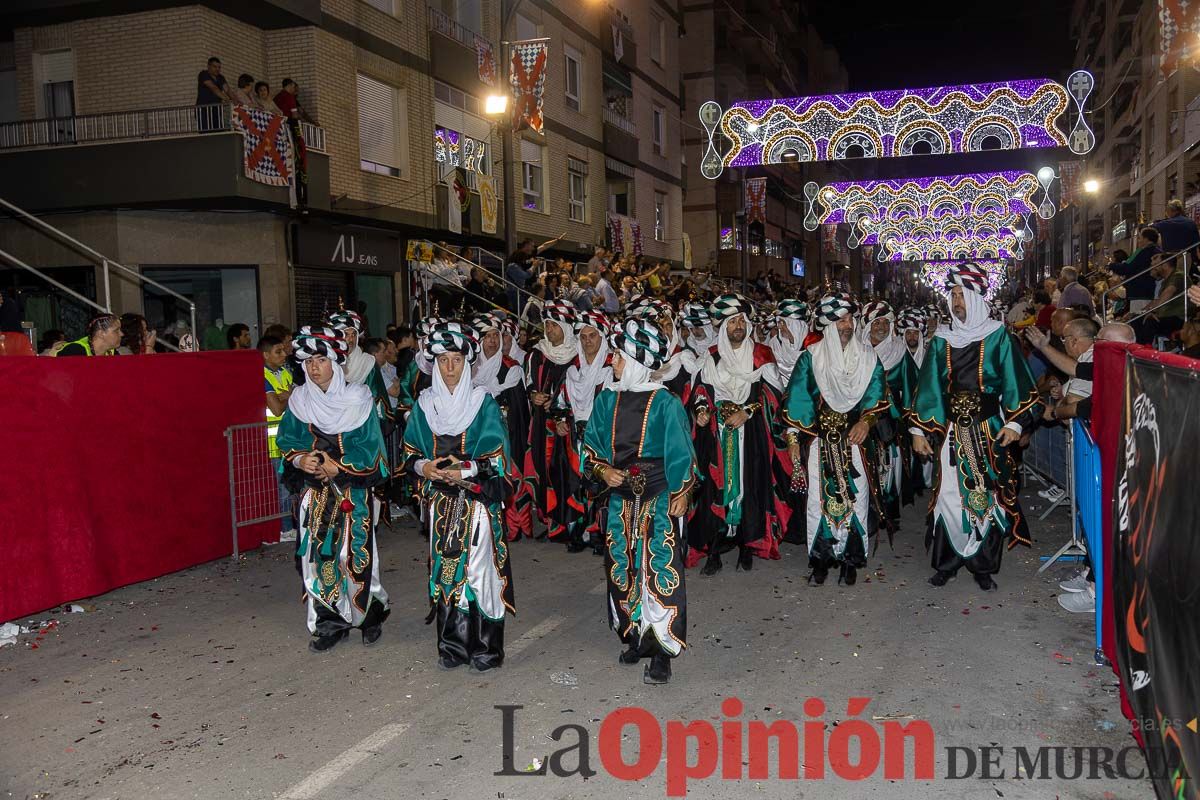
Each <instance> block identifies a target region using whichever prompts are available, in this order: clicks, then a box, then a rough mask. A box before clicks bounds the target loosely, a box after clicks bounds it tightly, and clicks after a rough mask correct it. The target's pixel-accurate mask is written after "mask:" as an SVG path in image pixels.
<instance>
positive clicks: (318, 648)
mask: <svg viewBox="0 0 1200 800" xmlns="http://www.w3.org/2000/svg"><path fill="white" fill-rule="evenodd" d="M349 635H350V631H338V632H337V633H331V634H329V635H328V636H315V637H313V639H312V640H311V641H310V642H309V643H308V651H309V652H310V653H325V652H328V651H329V650H332V649H333V648H335V647H337V645H338V643H339V642H341V641H342V640H343V639H345V638H346V637H347V636H349Z"/></svg>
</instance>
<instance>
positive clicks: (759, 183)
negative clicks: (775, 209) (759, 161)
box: [746, 178, 767, 223]
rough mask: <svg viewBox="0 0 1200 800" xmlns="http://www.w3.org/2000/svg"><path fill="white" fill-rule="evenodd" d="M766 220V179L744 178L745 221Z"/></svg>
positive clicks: (763, 221) (764, 221)
mask: <svg viewBox="0 0 1200 800" xmlns="http://www.w3.org/2000/svg"><path fill="white" fill-rule="evenodd" d="M766 221H767V179H766V178H747V179H746V222H747V223H750V222H762V223H766Z"/></svg>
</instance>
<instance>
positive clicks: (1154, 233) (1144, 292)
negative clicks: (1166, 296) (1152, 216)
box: [1109, 227, 1162, 314]
mask: <svg viewBox="0 0 1200 800" xmlns="http://www.w3.org/2000/svg"><path fill="white" fill-rule="evenodd" d="M1158 239H1159V236H1158V230H1157V229H1156V228H1150V227H1146V228H1142V230H1141V232H1140V233H1138V248H1137V249H1136V250H1134V251H1133V255H1131V256H1130V257H1129V259H1128V260H1126V261H1125V262H1124V263H1121V264H1115V263H1114V264H1110V265H1109V269H1111V270H1112V271H1113V274H1115V275H1120V276H1121V278H1122V279H1125V280H1128V279H1130V278H1133V279H1132V280H1130V281H1129V283H1127V284H1125V287H1124V288H1125V300H1126V302H1127V304H1128V306H1129V311H1130V312H1132V313H1134V314H1137V313H1139V312H1141V311H1142V310H1144V309H1145V308H1146V306H1147V304H1149V303H1150V301H1151V300H1153V299H1154V276H1153V275H1151V274H1150V273H1149V272H1147V270H1148V269H1149V268H1150V265H1151V264H1152V263H1153V258H1154V257H1155V256H1156V255H1159V254H1160V253H1161V252H1162V251H1161V250H1159V248H1158ZM1143 272H1144V273H1145V274H1142V275H1139V273H1143ZM1134 275H1138V277H1136V278H1134V277H1133V276H1134Z"/></svg>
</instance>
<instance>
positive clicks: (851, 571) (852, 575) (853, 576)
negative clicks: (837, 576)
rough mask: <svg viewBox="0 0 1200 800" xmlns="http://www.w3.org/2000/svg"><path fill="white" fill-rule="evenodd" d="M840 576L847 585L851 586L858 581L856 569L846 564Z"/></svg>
mask: <svg viewBox="0 0 1200 800" xmlns="http://www.w3.org/2000/svg"><path fill="white" fill-rule="evenodd" d="M842 577H843V578H844V579H845V581H846V585H847V586H853V585H854V584H855V583H857V582H858V570H856V569H855V568H854V567H852V566H850V565H848V564H847V565H846V569H845V571H844V572H843V573H842Z"/></svg>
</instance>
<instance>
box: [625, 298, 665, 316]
mask: <svg viewBox="0 0 1200 800" xmlns="http://www.w3.org/2000/svg"><path fill="white" fill-rule="evenodd" d="M664 314H667V315H671V316H674V315H673V314H672V311H671V306H670V304H669V303H664V302H663V301H662V300H659V299H658V298H657V297H650V296H648V295H644V294H643V295H639V296H637V297H635V298H633V300H631V301H629V304H628V305H627V306H625V319H634V318H638V319H647V318H649V319H651V320H657V319H659V318H660V317H662V316H663V315H664Z"/></svg>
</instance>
